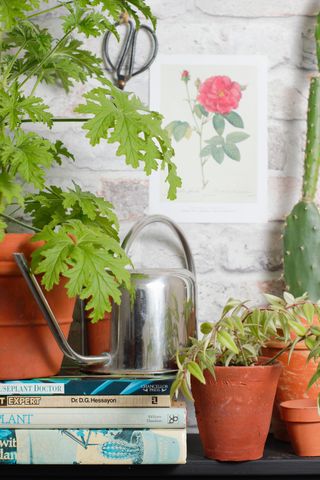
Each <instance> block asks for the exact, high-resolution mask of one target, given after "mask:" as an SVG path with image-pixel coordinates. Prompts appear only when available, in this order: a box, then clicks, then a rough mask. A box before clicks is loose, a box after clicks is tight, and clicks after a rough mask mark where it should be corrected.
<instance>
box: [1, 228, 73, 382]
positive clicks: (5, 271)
mask: <svg viewBox="0 0 320 480" xmlns="http://www.w3.org/2000/svg"><path fill="white" fill-rule="evenodd" d="M30 239H31V235H29V234H7V235H5V238H4V240H3V241H2V242H0V380H14V379H23V378H34V377H44V376H51V375H55V374H57V373H58V372H59V370H60V368H61V363H62V359H63V354H62V352H61V350H60V349H59V347H58V345H57V343H56V341H55V339H54V338H53V335H52V333H51V332H50V329H49V327H48V325H47V322H46V320H45V319H44V318H43V315H42V313H41V311H40V309H39V307H38V305H37V303H36V302H35V300H34V298H33V296H32V294H31V293H30V290H29V288H28V286H27V284H26V282H25V280H24V279H23V277H22V275H21V273H20V270H19V268H18V267H17V265H16V263H15V262H14V260H13V258H12V254H13V253H14V252H23V253H24V254H25V255H26V256H27V257H29V256H30V253H31V252H32V251H33V250H34V249H35V248H36V246H37V245H36V244H32V243H31V242H30ZM38 245H39V244H38ZM38 280H39V281H40V279H39V278H38ZM65 283H66V280H64V281H62V282H60V284H59V286H57V287H54V288H53V289H52V290H51V291H50V292H45V295H46V298H47V300H48V302H49V305H50V306H51V307H52V310H53V311H54V313H55V316H56V318H57V320H58V322H59V325H60V327H61V329H62V331H63V333H64V335H65V336H66V337H67V336H68V334H69V330H70V326H71V322H72V313H73V308H74V300H72V299H69V298H68V297H67V294H66V290H65V288H64V285H65Z"/></svg>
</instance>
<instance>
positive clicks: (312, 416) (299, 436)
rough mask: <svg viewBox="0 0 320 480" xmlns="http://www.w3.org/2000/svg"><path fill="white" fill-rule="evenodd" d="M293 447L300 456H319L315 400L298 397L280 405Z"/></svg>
mask: <svg viewBox="0 0 320 480" xmlns="http://www.w3.org/2000/svg"><path fill="white" fill-rule="evenodd" d="M280 411H281V417H282V419H283V420H284V421H285V422H286V426H287V429H288V433H289V437H290V440H291V443H292V446H293V449H294V451H295V453H296V454H297V455H300V456H302V457H318V456H320V416H319V414H318V409H317V401H316V400H311V399H305V398H304V399H298V400H289V401H288V402H283V403H281V405H280Z"/></svg>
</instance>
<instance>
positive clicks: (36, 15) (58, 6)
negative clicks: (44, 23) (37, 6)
mask: <svg viewBox="0 0 320 480" xmlns="http://www.w3.org/2000/svg"><path fill="white" fill-rule="evenodd" d="M69 3H73V0H70V1H68V2H64V3H60V4H59V5H56V6H55V7H51V8H47V9H46V10H41V11H40V12H37V13H33V14H32V15H29V16H28V17H26V18H27V19H28V20H29V19H30V18H34V17H38V16H39V15H44V14H45V13H49V12H52V11H53V10H57V8H61V7H65V6H66V5H68V4H69Z"/></svg>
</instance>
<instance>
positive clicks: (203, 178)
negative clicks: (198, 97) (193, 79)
mask: <svg viewBox="0 0 320 480" xmlns="http://www.w3.org/2000/svg"><path fill="white" fill-rule="evenodd" d="M184 84H185V86H186V91H187V97H188V98H187V102H188V105H189V107H190V111H191V115H192V118H193V121H194V124H195V128H194V131H195V132H196V133H197V134H198V135H199V148H200V150H199V158H200V164H201V178H202V188H205V186H206V185H207V184H208V182H207V181H206V179H205V174H204V166H205V163H206V162H205V160H202V158H201V150H202V133H203V126H204V124H205V123H206V122H204V121H203V120H201V124H200V126H199V124H198V121H197V119H196V116H195V113H194V109H193V107H194V105H192V103H195V102H194V101H193V102H192V100H191V95H190V91H189V87H188V82H184Z"/></svg>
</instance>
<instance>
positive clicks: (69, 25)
mask: <svg viewBox="0 0 320 480" xmlns="http://www.w3.org/2000/svg"><path fill="white" fill-rule="evenodd" d="M66 8H67V9H68V10H69V12H70V13H69V15H66V16H64V17H62V18H63V20H64V21H63V30H64V31H65V33H67V32H70V31H72V30H74V29H76V30H77V31H78V32H79V33H84V35H85V36H86V37H90V36H92V37H98V36H99V35H101V34H103V33H105V31H106V30H110V31H111V32H112V33H113V34H114V35H115V36H116V37H117V39H118V40H119V34H118V32H117V30H116V28H115V26H114V24H113V23H111V22H110V21H109V20H108V19H107V17H106V16H105V15H103V14H102V13H100V12H97V11H94V10H89V11H88V4H87V3H86V5H85V6H84V7H81V6H80V5H79V4H77V3H76V2H75V4H66Z"/></svg>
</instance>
